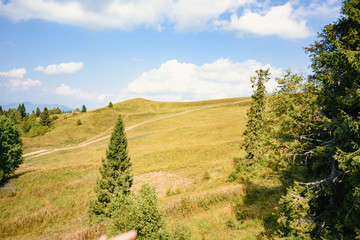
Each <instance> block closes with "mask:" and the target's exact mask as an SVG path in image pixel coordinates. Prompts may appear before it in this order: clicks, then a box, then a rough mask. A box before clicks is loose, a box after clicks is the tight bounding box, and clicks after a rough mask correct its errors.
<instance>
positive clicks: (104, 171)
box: [89, 115, 133, 220]
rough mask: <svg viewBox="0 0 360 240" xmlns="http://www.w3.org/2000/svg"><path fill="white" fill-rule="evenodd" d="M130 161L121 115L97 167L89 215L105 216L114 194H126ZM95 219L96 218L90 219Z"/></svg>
mask: <svg viewBox="0 0 360 240" xmlns="http://www.w3.org/2000/svg"><path fill="white" fill-rule="evenodd" d="M131 165H132V164H131V162H130V157H129V156H128V150H127V139H126V135H125V129H124V125H123V121H122V118H121V115H119V118H118V121H117V123H116V125H115V128H114V130H113V132H112V134H111V138H110V143H109V145H108V149H107V151H106V158H105V159H102V166H101V167H100V168H99V171H100V175H101V177H100V178H98V179H97V181H96V186H95V189H94V190H95V193H96V199H95V200H94V201H92V202H90V209H89V216H90V218H92V217H93V216H98V217H100V219H101V218H103V217H104V216H107V215H108V213H107V207H108V205H109V203H110V202H111V200H112V198H114V197H115V195H116V194H117V195H119V194H122V195H127V194H129V193H130V188H131V186H132V183H133V175H132V173H131ZM92 220H96V219H92Z"/></svg>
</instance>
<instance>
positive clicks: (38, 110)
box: [35, 107, 41, 117]
mask: <svg viewBox="0 0 360 240" xmlns="http://www.w3.org/2000/svg"><path fill="white" fill-rule="evenodd" d="M40 114H41V111H40V108H39V107H36V112H35V116H36V117H40Z"/></svg>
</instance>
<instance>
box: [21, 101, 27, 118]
mask: <svg viewBox="0 0 360 240" xmlns="http://www.w3.org/2000/svg"><path fill="white" fill-rule="evenodd" d="M20 115H21V118H25V117H26V108H25V105H24V103H22V104H21V107H20Z"/></svg>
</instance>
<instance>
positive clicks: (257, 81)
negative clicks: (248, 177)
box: [241, 69, 270, 161]
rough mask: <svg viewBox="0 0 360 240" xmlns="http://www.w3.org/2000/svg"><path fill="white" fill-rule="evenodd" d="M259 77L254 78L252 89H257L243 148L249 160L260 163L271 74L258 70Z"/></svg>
mask: <svg viewBox="0 0 360 240" xmlns="http://www.w3.org/2000/svg"><path fill="white" fill-rule="evenodd" d="M256 73H257V77H252V78H251V79H250V80H251V83H252V87H253V88H255V90H254V94H253V95H251V98H252V102H251V107H250V109H249V111H248V112H247V116H248V122H247V124H246V130H245V131H244V141H243V142H242V144H241V147H242V148H244V149H245V151H246V153H247V156H246V158H248V159H253V160H254V161H260V159H261V158H262V154H261V153H259V151H260V152H262V149H263V148H262V147H263V146H262V145H263V142H262V141H261V139H260V138H261V136H262V135H263V134H262V133H263V132H264V127H265V124H264V110H265V96H266V89H265V85H264V84H265V83H266V82H267V81H269V79H270V77H269V75H270V73H269V69H267V70H262V69H260V70H257V71H256Z"/></svg>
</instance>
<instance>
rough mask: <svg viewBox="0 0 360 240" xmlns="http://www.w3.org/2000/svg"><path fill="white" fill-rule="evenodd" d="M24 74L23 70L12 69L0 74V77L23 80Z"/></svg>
mask: <svg viewBox="0 0 360 240" xmlns="http://www.w3.org/2000/svg"><path fill="white" fill-rule="evenodd" d="M25 74H26V69H25V68H14V69H11V70H9V71H7V72H0V76H2V77H8V78H23V77H24V75H25Z"/></svg>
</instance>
